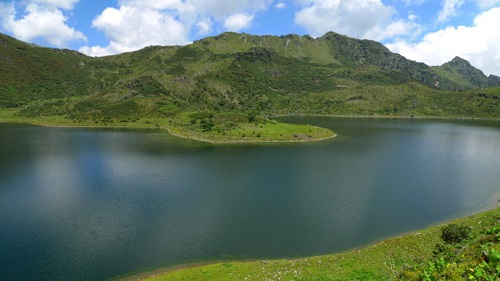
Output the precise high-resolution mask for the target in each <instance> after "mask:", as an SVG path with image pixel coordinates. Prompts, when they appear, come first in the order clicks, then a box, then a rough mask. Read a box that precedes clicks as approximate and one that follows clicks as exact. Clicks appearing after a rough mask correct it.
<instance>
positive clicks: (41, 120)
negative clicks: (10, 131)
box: [0, 108, 335, 143]
mask: <svg viewBox="0 0 500 281" xmlns="http://www.w3.org/2000/svg"><path fill="white" fill-rule="evenodd" d="M18 111H19V110H18V109H5V108H0V121H1V120H3V121H8V122H24V123H31V124H35V125H42V126H68V127H128V128H161V129H165V130H168V131H169V132H170V133H171V134H173V135H175V136H178V137H183V138H190V139H195V140H199V141H204V142H211V143H240V142H305V141H318V140H324V139H329V138H333V137H335V133H334V132H332V131H331V130H328V129H325V128H320V127H316V126H311V125H301V124H286V123H280V122H277V121H274V120H269V119H266V118H262V117H252V122H249V121H248V116H247V115H246V114H238V113H218V114H217V113H215V114H214V113H197V112H182V113H180V114H177V115H175V116H172V117H169V118H160V117H143V118H132V119H122V118H110V119H106V121H102V120H83V121H78V120H75V119H72V118H67V117H65V116H62V115H49V116H40V117H23V116H18V115H17V114H16V113H17V112H18ZM207 114H208V115H207ZM200 115H206V116H201V117H203V118H198V117H200ZM191 116H195V117H196V118H193V117H191ZM203 122H205V123H203ZM208 122H212V123H210V124H212V125H210V128H208V126H207V125H206V124H208ZM204 124H205V125H204Z"/></svg>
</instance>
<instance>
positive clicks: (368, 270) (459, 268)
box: [126, 208, 500, 281]
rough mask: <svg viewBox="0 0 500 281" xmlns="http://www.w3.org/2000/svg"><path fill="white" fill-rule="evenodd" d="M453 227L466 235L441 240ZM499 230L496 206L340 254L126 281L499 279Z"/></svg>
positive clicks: (190, 269)
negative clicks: (450, 239)
mask: <svg viewBox="0 0 500 281" xmlns="http://www.w3.org/2000/svg"><path fill="white" fill-rule="evenodd" d="M450 225H451V226H452V227H450ZM454 226H458V227H459V229H466V230H467V235H466V237H465V236H464V239H463V240H461V241H459V242H457V241H451V242H450V241H448V240H445V239H443V234H444V233H445V232H446V230H445V229H448V230H449V229H450V228H451V229H453V227H454ZM499 233H500V208H496V209H494V210H491V211H487V212H484V213H480V214H477V215H474V216H470V217H467V218H462V219H458V220H455V221H453V222H450V223H448V224H446V225H439V226H435V227H431V228H428V229H425V230H422V231H416V232H413V233H409V234H406V235H403V236H400V237H396V238H391V239H387V240H385V241H382V242H379V243H376V244H374V245H371V246H369V247H366V248H363V249H359V250H353V251H349V252H344V253H339V254H333V255H324V256H317V257H307V258H300V259H282V260H262V261H249V262H238V261H235V262H220V263H214V264H209V265H204V266H195V267H189V266H188V267H185V268H181V269H179V268H167V269H165V270H157V271H154V272H152V273H150V274H149V276H148V273H145V274H142V275H136V276H132V277H128V278H126V279H127V280H150V281H158V280H465V279H468V280H498V279H497V278H498V276H499V275H498V274H499V271H500V266H499V265H500V263H499V260H498V257H496V256H495V255H496V254H497V253H498V251H500V242H499V240H500V234H499ZM452 234H453V233H452ZM488 270H489V271H488ZM162 271H163V273H162ZM483 272H484V274H483ZM476 275H477V276H476ZM478 276H479V277H478ZM487 278H491V279H487Z"/></svg>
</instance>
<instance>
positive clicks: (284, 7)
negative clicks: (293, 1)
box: [274, 2, 286, 9]
mask: <svg viewBox="0 0 500 281" xmlns="http://www.w3.org/2000/svg"><path fill="white" fill-rule="evenodd" d="M274 7H275V8H276V9H286V4H285V3H283V2H279V3H278V4H276V5H274Z"/></svg>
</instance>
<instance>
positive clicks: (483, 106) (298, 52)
mask: <svg viewBox="0 0 500 281" xmlns="http://www.w3.org/2000/svg"><path fill="white" fill-rule="evenodd" d="M0 50H1V52H0V108H18V109H19V111H18V113H17V115H18V116H19V117H24V118H31V119H33V118H34V119H40V120H42V119H43V120H46V121H47V120H59V123H65V124H73V125H81V126H87V125H90V124H91V125H94V126H117V125H125V124H127V125H129V126H137V125H138V124H140V123H141V122H144V123H145V122H149V123H154V124H156V125H158V126H164V127H168V128H170V129H173V130H177V131H178V132H179V134H181V133H180V132H182V135H184V136H198V137H199V138H201V139H210V140H214V141H223V140H224V139H227V140H228V141H242V140H245V139H248V131H246V130H242V128H248V126H247V125H245V122H242V121H241V120H243V119H245V118H246V119H248V117H249V116H258V117H259V118H258V119H256V120H258V121H259V122H260V123H259V122H257V123H258V124H257V127H258V128H260V126H263V127H266V126H264V125H265V124H270V122H269V120H267V118H268V117H269V116H273V115H285V114H322V115H366V116H402V117H412V116H413V117H424V116H425V117H428V116H432V117H453V118H498V117H499V116H500V106H499V105H500V104H499V103H500V100H499V99H498V96H500V88H488V89H487V90H482V89H483V87H484V86H485V85H486V84H487V85H490V86H500V78H498V77H493V76H491V77H486V76H485V75H484V74H483V73H482V72H481V71H480V70H477V69H475V68H474V67H472V66H471V65H470V64H469V63H468V62H466V61H464V60H462V59H459V58H456V59H454V60H453V61H452V62H450V63H448V64H445V65H443V66H441V67H429V66H427V65H425V64H422V63H417V62H413V61H410V60H407V59H405V58H404V57H402V56H400V55H398V54H393V53H391V52H390V51H389V50H388V49H387V48H385V47H384V46H383V45H381V44H380V43H377V42H374V41H369V40H357V39H353V38H349V37H347V36H343V35H339V34H336V33H333V32H330V33H327V34H326V35H325V36H323V37H320V38H316V39H314V38H312V37H310V36H297V35H287V36H280V37H277V36H252V35H248V34H237V33H223V34H221V35H219V36H215V37H209V38H205V39H202V40H199V41H196V42H194V43H193V44H191V45H188V46H183V47H179V46H173V47H168V46H167V47H162V46H151V47H148V48H145V49H142V50H139V51H136V52H130V53H124V54H120V55H116V56H108V57H102V58H91V57H87V56H85V55H83V54H80V53H77V52H74V51H69V50H55V49H48V48H41V47H37V46H34V45H30V44H26V43H24V42H21V41H18V40H15V39H13V38H11V37H8V36H5V35H0ZM450 90H452V91H450ZM195 112H198V113H208V114H210V115H212V116H218V117H217V118H209V119H210V120H205V121H204V122H205V123H204V127H203V128H202V127H200V124H198V123H197V122H201V121H200V120H197V119H196V118H194V119H190V120H187V121H186V120H185V119H186V116H188V117H189V116H190V115H189V114H187V113H195ZM220 116H224V117H223V118H222V117H220ZM228 116H230V117H228ZM228 118H229V119H231V120H229V119H228ZM219 121H220V122H222V123H217V122H219ZM247 121H248V120H247ZM183 122H184V123H187V125H186V124H184V123H183ZM214 122H215V123H214ZM250 123H252V122H250ZM207 124H212V125H213V126H210V125H207ZM227 124H232V125H227ZM175 128H177V129H175ZM235 128H236V130H235ZM289 129H290V128H289ZM297 129H298V128H297ZM270 130H271V131H272V129H270ZM287 130H288V129H287ZM312 130H313V131H314V128H313V129H312ZM254 131H255V130H253V129H252V130H251V131H250V133H252V134H251V135H254V134H255V135H257V134H258V133H254ZM307 132H309V129H307ZM266 134H268V133H266ZM238 135H239V137H237V136H238ZM261 135H262V133H261ZM289 135H290V134H289ZM291 135H304V132H303V131H301V130H299V131H297V132H296V133H295V134H291ZM275 137H276V138H274V140H278V139H279V140H281V139H282V137H281V134H279V135H278V136H275ZM317 137H318V138H321V137H320V136H317ZM261 139H262V138H259V139H257V140H261ZM288 140H290V139H288ZM301 140H302V139H301Z"/></svg>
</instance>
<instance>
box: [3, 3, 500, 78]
mask: <svg viewBox="0 0 500 281" xmlns="http://www.w3.org/2000/svg"><path fill="white" fill-rule="evenodd" d="M499 27H500V0H444V1H435V0H400V1H396V0H229V1H227V0H101V1H96V0H15V1H13V0H0V32H3V33H6V34H8V35H11V36H13V37H16V38H18V39H20V40H23V41H27V42H32V43H35V44H38V45H41V46H47V47H57V48H69V49H74V50H78V51H80V52H83V53H85V54H87V55H90V56H103V55H110V54H117V53H122V52H127V51H133V50H138V49H141V48H143V47H145V46H149V45H185V44H189V43H190V42H192V41H194V40H197V39H200V38H203V37H206V36H212V35H217V34H219V33H222V32H225V31H235V32H246V33H250V34H256V35H285V34H290V33H293V34H299V35H305V34H309V35H311V36H313V37H319V36H322V35H323V34H324V33H326V32H328V31H335V32H338V33H341V34H345V35H348V36H351V37H355V38H363V39H372V40H376V41H379V42H382V43H383V44H384V45H385V46H386V47H388V48H389V49H390V50H392V51H394V52H397V53H400V54H402V55H404V56H405V57H407V58H409V59H412V60H416V61H421V62H425V63H427V64H429V65H440V64H443V63H445V62H447V61H449V60H451V59H453V57H455V56H460V57H462V58H464V59H467V60H469V61H470V62H471V63H472V64H473V65H474V66H476V67H478V68H480V69H481V70H483V71H484V72H485V74H487V75H488V74H495V75H500V32H499V31H498V29H499Z"/></svg>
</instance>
